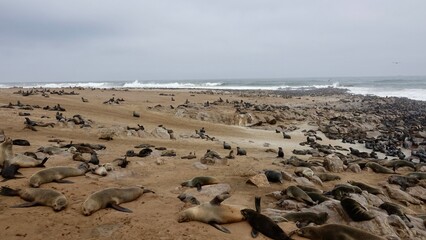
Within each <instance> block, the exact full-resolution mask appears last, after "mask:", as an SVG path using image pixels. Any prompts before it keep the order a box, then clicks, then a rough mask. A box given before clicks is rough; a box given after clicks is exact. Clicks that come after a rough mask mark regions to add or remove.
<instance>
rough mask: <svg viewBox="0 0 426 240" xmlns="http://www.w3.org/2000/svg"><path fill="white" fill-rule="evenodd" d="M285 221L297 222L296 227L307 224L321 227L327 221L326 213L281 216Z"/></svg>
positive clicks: (294, 213)
mask: <svg viewBox="0 0 426 240" xmlns="http://www.w3.org/2000/svg"><path fill="white" fill-rule="evenodd" d="M283 217H284V218H285V219H287V220H288V221H292V222H298V224H297V227H299V228H300V227H305V226H307V225H308V224H309V223H315V224H316V225H322V224H324V223H325V222H326V221H327V220H328V213H326V212H320V213H314V212H292V213H286V214H284V215H283Z"/></svg>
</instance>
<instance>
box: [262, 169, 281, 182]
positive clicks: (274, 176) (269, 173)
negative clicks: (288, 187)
mask: <svg viewBox="0 0 426 240" xmlns="http://www.w3.org/2000/svg"><path fill="white" fill-rule="evenodd" d="M265 175H266V178H267V179H268V181H269V182H274V183H278V182H279V183H283V182H284V180H283V175H282V174H281V172H278V171H274V170H265Z"/></svg>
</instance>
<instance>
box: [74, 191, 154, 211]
mask: <svg viewBox="0 0 426 240" xmlns="http://www.w3.org/2000/svg"><path fill="white" fill-rule="evenodd" d="M149 192H151V193H154V192H153V191H151V190H149V189H144V188H143V187H127V188H114V187H113V188H106V189H102V190H100V191H97V192H95V193H93V194H91V195H90V196H89V197H87V198H86V200H85V201H84V202H83V204H82V205H81V209H82V212H83V215H85V216H89V215H91V214H92V213H94V212H96V211H98V210H100V209H103V208H107V207H112V208H114V209H115V210H117V211H121V212H128V213H131V212H132V211H131V210H130V209H127V208H124V207H121V206H119V204H120V203H126V202H131V201H134V200H136V199H138V198H139V197H140V196H142V195H143V194H144V193H149Z"/></svg>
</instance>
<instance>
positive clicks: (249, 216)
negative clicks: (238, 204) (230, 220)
mask: <svg viewBox="0 0 426 240" xmlns="http://www.w3.org/2000/svg"><path fill="white" fill-rule="evenodd" d="M255 205H256V209H257V210H258V211H255V210H253V209H249V208H246V209H243V210H241V214H242V215H243V216H244V218H245V220H247V222H248V223H249V224H250V226H251V227H252V232H251V235H252V237H256V236H257V235H258V232H260V233H262V234H263V235H265V236H267V237H269V238H272V239H275V240H290V239H291V238H290V237H289V236H287V234H286V233H285V232H284V231H283V230H282V229H281V228H280V226H278V225H277V224H276V223H275V222H274V221H273V220H272V219H270V218H269V217H267V216H265V215H263V214H261V213H260V206H259V205H260V198H259V197H256V202H255Z"/></svg>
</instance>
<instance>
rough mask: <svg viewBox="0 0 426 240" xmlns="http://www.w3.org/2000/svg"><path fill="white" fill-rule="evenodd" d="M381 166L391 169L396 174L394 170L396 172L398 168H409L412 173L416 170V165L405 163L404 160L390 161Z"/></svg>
mask: <svg viewBox="0 0 426 240" xmlns="http://www.w3.org/2000/svg"><path fill="white" fill-rule="evenodd" d="M383 166H386V167H392V169H393V171H394V172H396V170H398V168H400V167H410V168H412V169H413V170H414V171H415V170H416V165H415V164H414V163H412V162H410V161H406V160H392V161H390V162H388V163H385V164H383Z"/></svg>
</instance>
